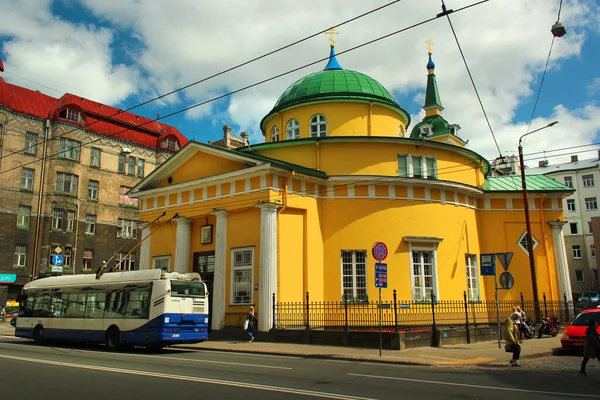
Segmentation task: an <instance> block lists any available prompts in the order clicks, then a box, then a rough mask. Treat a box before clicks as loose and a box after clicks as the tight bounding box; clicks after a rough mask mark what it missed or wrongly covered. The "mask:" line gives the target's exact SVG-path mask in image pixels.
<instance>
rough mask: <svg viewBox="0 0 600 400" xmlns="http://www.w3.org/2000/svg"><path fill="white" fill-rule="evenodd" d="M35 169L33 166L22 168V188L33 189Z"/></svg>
mask: <svg viewBox="0 0 600 400" xmlns="http://www.w3.org/2000/svg"><path fill="white" fill-rule="evenodd" d="M34 177H35V170H34V169H33V168H23V169H22V170H21V189H25V190H33V179H34Z"/></svg>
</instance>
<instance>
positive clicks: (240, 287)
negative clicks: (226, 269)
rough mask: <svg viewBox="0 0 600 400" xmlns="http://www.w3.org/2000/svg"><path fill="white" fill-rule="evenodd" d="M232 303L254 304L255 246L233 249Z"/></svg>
mask: <svg viewBox="0 0 600 400" xmlns="http://www.w3.org/2000/svg"><path fill="white" fill-rule="evenodd" d="M231 262H232V265H231V278H232V283H231V304H234V305H241V304H252V294H253V293H254V288H253V283H252V277H253V276H254V247H243V248H237V249H232V250H231Z"/></svg>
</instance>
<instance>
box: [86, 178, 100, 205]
mask: <svg viewBox="0 0 600 400" xmlns="http://www.w3.org/2000/svg"><path fill="white" fill-rule="evenodd" d="M99 186H100V182H98V181H93V180H91V179H90V180H89V181H88V195H87V197H88V200H95V201H98V188H99Z"/></svg>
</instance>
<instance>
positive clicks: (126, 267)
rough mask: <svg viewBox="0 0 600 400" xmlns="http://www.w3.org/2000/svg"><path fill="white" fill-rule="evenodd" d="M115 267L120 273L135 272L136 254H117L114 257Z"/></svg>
mask: <svg viewBox="0 0 600 400" xmlns="http://www.w3.org/2000/svg"><path fill="white" fill-rule="evenodd" d="M115 265H118V267H117V269H118V270H120V271H136V270H137V254H136V253H131V254H127V253H117V255H116V256H115Z"/></svg>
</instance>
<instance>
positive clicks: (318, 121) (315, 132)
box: [310, 114, 327, 137]
mask: <svg viewBox="0 0 600 400" xmlns="http://www.w3.org/2000/svg"><path fill="white" fill-rule="evenodd" d="M325 136H327V118H325V116H324V115H323V114H317V115H315V116H313V117H312V118H311V119H310V137H325Z"/></svg>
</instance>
